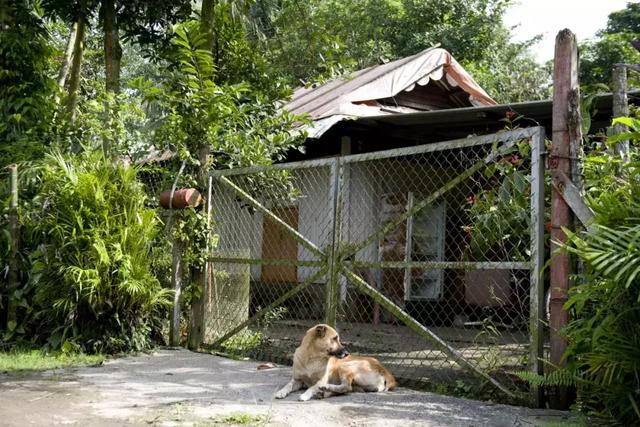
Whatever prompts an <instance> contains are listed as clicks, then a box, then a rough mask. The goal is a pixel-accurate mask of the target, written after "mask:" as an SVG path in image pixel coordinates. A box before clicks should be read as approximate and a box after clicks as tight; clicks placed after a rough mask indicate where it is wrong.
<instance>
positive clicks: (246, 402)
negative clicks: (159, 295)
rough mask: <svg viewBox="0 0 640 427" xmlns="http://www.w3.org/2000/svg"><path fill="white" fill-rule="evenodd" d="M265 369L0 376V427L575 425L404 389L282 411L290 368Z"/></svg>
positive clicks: (168, 358) (203, 360) (204, 358)
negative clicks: (281, 391)
mask: <svg viewBox="0 0 640 427" xmlns="http://www.w3.org/2000/svg"><path fill="white" fill-rule="evenodd" d="M258 365H259V362H255V361H237V360H230V359H225V358H222V357H217V356H212V355H208V354H202V353H193V352H190V351H187V350H183V349H180V350H170V349H164V350H159V351H157V352H154V353H153V354H148V355H141V356H135V357H125V358H120V359H112V360H109V361H107V362H105V363H104V365H102V366H99V367H86V368H76V369H64V370H55V371H48V372H44V373H39V374H29V375H15V374H12V375H8V374H0V425H2V426H25V425H52V424H66V425H83V426H112V425H127V426H128V425H140V426H145V425H147V426H148V425H162V426H172V425H180V426H182V425H198V426H201V425H241V424H244V425H270V426H304V427H310V426H334V425H335V426H367V427H368V426H403V427H406V426H533V425H540V426H544V425H549V424H553V425H556V426H557V425H562V424H563V423H570V420H571V417H570V414H569V413H566V412H560V411H551V410H534V409H528V408H520V407H513V406H506V405H496V404H489V403H486V402H478V401H473V400H466V399H457V398H453V397H447V396H440V395H436V394H432V393H424V392H419V391H414V390H408V389H403V388H400V389H398V390H396V391H393V392H386V393H366V394H364V393H354V394H350V395H347V396H339V397H333V398H330V399H326V400H314V401H310V402H304V403H303V402H298V401H297V397H298V394H299V393H294V394H292V395H290V396H289V397H288V398H287V399H285V400H277V401H276V400H274V399H273V398H272V396H273V394H274V393H275V391H276V390H277V389H278V388H280V387H281V386H282V385H284V384H285V383H286V382H287V381H288V379H289V376H290V375H291V368H290V367H286V366H284V367H275V368H273V369H266V370H257V367H258Z"/></svg>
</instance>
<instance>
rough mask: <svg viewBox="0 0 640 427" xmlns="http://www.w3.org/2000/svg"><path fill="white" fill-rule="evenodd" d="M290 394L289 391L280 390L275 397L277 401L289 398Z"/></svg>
mask: <svg viewBox="0 0 640 427" xmlns="http://www.w3.org/2000/svg"><path fill="white" fill-rule="evenodd" d="M288 394H289V393H287V390H278V391H277V392H276V394H275V395H274V397H275V398H276V399H284V398H285V397H287V395H288Z"/></svg>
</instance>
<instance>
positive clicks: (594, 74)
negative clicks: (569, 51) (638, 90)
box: [580, 2, 640, 87]
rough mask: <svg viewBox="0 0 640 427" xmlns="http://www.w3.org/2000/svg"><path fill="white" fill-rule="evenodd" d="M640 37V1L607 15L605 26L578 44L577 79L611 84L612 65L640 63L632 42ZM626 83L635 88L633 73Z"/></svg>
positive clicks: (636, 79)
mask: <svg viewBox="0 0 640 427" xmlns="http://www.w3.org/2000/svg"><path fill="white" fill-rule="evenodd" d="M638 39H640V4H639V3H633V2H629V3H627V7H626V8H625V9H622V10H620V11H617V12H613V13H611V14H610V15H609V20H608V23H607V27H606V28H605V29H604V30H601V31H599V32H598V34H597V36H596V37H595V38H594V39H592V40H587V41H585V42H583V43H581V44H580V82H581V83H582V84H597V83H600V84H602V83H604V84H607V85H610V84H611V70H612V67H613V65H614V64H617V63H627V64H638V63H640V52H638V50H637V49H636V48H635V47H634V46H633V44H632V42H634V41H637V40H638ZM629 82H630V84H631V85H632V86H634V87H638V84H639V83H640V80H638V78H637V76H636V75H635V73H630V74H629Z"/></svg>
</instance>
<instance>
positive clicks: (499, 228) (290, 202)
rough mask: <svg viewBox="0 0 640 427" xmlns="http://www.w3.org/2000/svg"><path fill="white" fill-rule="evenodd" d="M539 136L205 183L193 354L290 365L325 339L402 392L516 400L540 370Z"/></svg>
mask: <svg viewBox="0 0 640 427" xmlns="http://www.w3.org/2000/svg"><path fill="white" fill-rule="evenodd" d="M542 135H543V133H542V130H541V129H539V128H534V129H525V130H517V131H511V132H505V133H502V134H496V135H491V136H484V137H474V138H469V139H465V140H459V141H453V142H445V143H438V144H430V145H425V146H420V147H411V148H403V149H396V150H389V151H386V152H377V153H369V154H361V155H353V156H346V157H339V158H333V159H322V160H316V161H307V162H299V163H293V164H283V165H277V166H272V167H258V168H250V169H244V170H231V171H217V172H215V173H214V174H213V177H214V186H213V215H214V221H215V224H216V225H215V227H216V233H217V236H218V242H217V246H216V249H215V253H214V254H213V257H212V259H211V261H212V263H213V271H214V280H213V283H212V285H211V288H210V289H209V290H208V292H207V295H206V298H205V300H206V305H207V310H206V321H205V322H206V328H205V337H204V338H205V343H207V344H208V345H210V346H211V347H214V348H218V349H222V350H224V351H226V352H232V353H235V354H241V355H247V356H252V357H256V358H259V359H263V360H273V361H277V362H290V361H291V358H292V354H293V351H294V349H295V348H296V346H297V345H299V341H300V338H301V337H302V336H303V334H304V332H305V331H306V330H307V329H308V328H309V327H311V326H312V325H314V324H316V323H324V322H326V323H329V324H335V325H336V326H337V328H338V330H339V331H340V332H341V336H342V340H343V342H344V343H346V346H347V348H348V350H349V351H350V352H352V353H359V354H367V355H373V356H375V357H377V358H379V359H380V360H381V361H383V363H385V364H386V365H387V366H388V367H389V368H390V369H391V370H392V371H393V373H394V374H395V375H396V376H397V377H398V378H399V379H400V380H401V381H402V382H404V383H408V384H412V385H415V386H423V387H425V386H426V387H433V386H434V385H436V384H444V385H446V384H456V383H457V384H460V383H459V382H458V380H464V381H474V380H476V379H477V380H478V381H480V382H484V383H492V384H493V385H494V386H496V387H498V388H500V389H501V390H503V391H504V392H506V393H509V394H516V393H518V392H519V391H520V392H521V391H524V390H525V389H526V386H525V385H524V384H522V383H521V382H520V381H519V380H518V378H517V377H516V376H515V375H514V372H517V371H522V370H526V369H534V370H538V369H539V367H538V362H537V359H538V357H539V356H541V351H542V350H541V348H542V347H541V345H542V343H541V340H540V334H541V331H540V325H539V322H538V319H539V318H540V310H541V306H540V301H541V295H542V290H543V289H542V288H543V284H542V283H541V281H540V277H541V276H540V269H541V263H542V262H541V259H542V256H543V254H542V252H543V251H544V248H543V247H542V246H541V245H542V244H541V242H542V236H541V233H542V221H543V217H542V215H543V212H544V211H543V206H542V204H543V199H542V191H543V190H542V188H543V187H542V182H541V180H542V173H541V165H542V163H541V161H540V155H541V147H542V140H543V138H542Z"/></svg>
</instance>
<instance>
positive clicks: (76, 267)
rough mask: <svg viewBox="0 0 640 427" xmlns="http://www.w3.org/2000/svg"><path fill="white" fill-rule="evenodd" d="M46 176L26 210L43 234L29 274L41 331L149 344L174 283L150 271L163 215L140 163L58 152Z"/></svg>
mask: <svg viewBox="0 0 640 427" xmlns="http://www.w3.org/2000/svg"><path fill="white" fill-rule="evenodd" d="M41 179H42V180H41V183H40V188H39V192H38V194H37V196H36V197H35V198H34V201H33V207H32V209H31V212H30V213H29V215H28V218H27V222H28V224H27V228H29V229H30V231H31V233H33V234H36V235H38V236H39V238H40V239H41V241H42V242H43V243H42V244H41V245H40V247H39V249H38V250H37V251H35V252H34V253H33V254H32V256H33V262H32V276H31V281H32V283H31V285H32V286H34V287H35V304H36V306H37V308H38V312H37V315H36V319H35V321H36V323H37V324H38V325H39V328H38V329H39V331H38V332H39V334H40V338H41V339H43V338H46V339H48V342H49V344H50V345H51V346H52V347H54V348H58V347H60V346H62V345H63V344H64V343H65V341H67V340H70V341H74V342H77V343H78V344H80V345H81V346H82V347H83V349H84V350H85V351H90V352H94V351H104V352H118V351H126V350H140V349H142V348H145V347H148V346H149V344H150V335H151V333H152V332H153V331H154V330H156V329H157V328H159V321H158V319H159V315H160V314H161V312H162V309H163V308H164V307H165V306H167V305H168V304H169V303H170V291H169V290H166V289H163V288H162V287H161V286H160V284H159V282H158V280H157V279H156V278H155V277H154V276H153V275H152V274H151V259H150V256H149V255H150V253H151V247H150V246H151V242H152V241H153V238H154V236H155V235H156V233H157V230H158V219H157V217H156V214H155V212H154V211H153V210H151V209H148V208H146V207H145V197H146V196H145V193H144V190H143V188H142V186H141V184H140V183H139V182H138V181H137V180H136V169H135V168H133V167H125V166H122V165H114V164H113V163H112V162H111V161H110V160H106V159H105V158H104V157H103V156H102V154H99V153H85V154H82V155H80V156H77V157H74V158H65V157H64V156H62V155H61V154H56V153H54V154H50V155H47V157H46V159H45V164H44V167H43V169H42V178H41Z"/></svg>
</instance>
